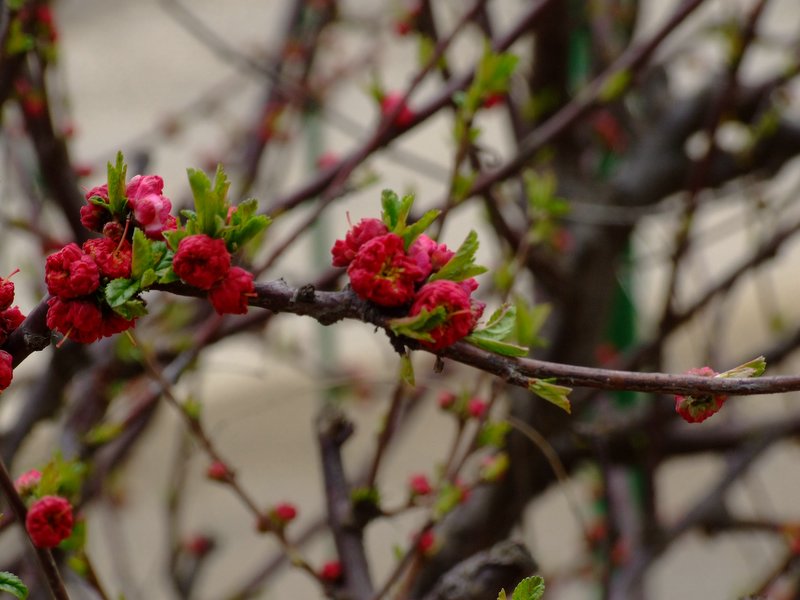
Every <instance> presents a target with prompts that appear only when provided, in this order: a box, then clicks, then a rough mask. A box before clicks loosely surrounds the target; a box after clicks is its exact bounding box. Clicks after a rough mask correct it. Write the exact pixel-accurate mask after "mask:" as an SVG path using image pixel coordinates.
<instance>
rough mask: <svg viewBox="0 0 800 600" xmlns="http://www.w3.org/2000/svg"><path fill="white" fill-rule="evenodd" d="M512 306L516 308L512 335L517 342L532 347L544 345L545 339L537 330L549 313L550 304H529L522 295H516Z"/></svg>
mask: <svg viewBox="0 0 800 600" xmlns="http://www.w3.org/2000/svg"><path fill="white" fill-rule="evenodd" d="M514 306H515V307H516V309H517V319H516V322H515V323H514V329H515V331H514V337H515V338H516V340H517V342H518V343H519V344H521V345H523V346H529V347H534V348H541V347H543V346H546V345H547V340H545V339H544V338H542V337H540V336H539V331H541V329H542V326H543V325H544V322H545V321H546V320H547V317H548V316H549V315H550V310H551V307H550V305H549V304H544V303H542V304H536V305H534V306H529V305H528V303H527V301H526V300H525V299H524V298H523V297H522V296H516V298H515V301H514Z"/></svg>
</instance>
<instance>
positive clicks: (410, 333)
mask: <svg viewBox="0 0 800 600" xmlns="http://www.w3.org/2000/svg"><path fill="white" fill-rule="evenodd" d="M445 321H447V310H446V309H445V307H444V306H437V307H436V308H435V309H434V310H432V311H428V310H426V309H424V308H423V309H422V310H421V311H420V312H419V314H416V315H413V316H410V317H402V318H399V319H390V320H389V321H388V322H387V323H388V325H389V328H390V329H391V330H392V332H393V333H394V334H395V335H404V336H405V337H409V338H412V339H415V340H422V341H425V342H432V341H433V338H432V337H431V336H430V335H429V334H428V332H429V331H431V330H432V329H434V328H436V327H438V326H439V325H442V324H443V323H444V322H445Z"/></svg>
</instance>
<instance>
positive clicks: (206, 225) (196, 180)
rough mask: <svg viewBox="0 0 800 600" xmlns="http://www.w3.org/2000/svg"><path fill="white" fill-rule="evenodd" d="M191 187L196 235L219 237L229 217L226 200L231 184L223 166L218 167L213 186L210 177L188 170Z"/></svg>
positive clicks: (198, 171)
mask: <svg viewBox="0 0 800 600" xmlns="http://www.w3.org/2000/svg"><path fill="white" fill-rule="evenodd" d="M187 175H188V177H189V187H191V188H192V196H194V209H195V213H196V214H197V229H198V231H196V232H194V233H204V234H206V235H208V236H210V237H217V233H218V231H219V229H221V225H220V223H221V224H222V226H224V224H225V218H226V217H227V216H228V205H227V202H226V201H225V198H226V196H227V194H228V188H229V187H230V182H229V181H228V178H227V176H226V175H225V170H224V169H223V168H222V165H219V166H218V167H217V172H216V174H215V176H214V183H213V186H212V183H211V180H210V179H209V178H208V176H207V175H206V174H205V173H203V171H200V170H198V169H187Z"/></svg>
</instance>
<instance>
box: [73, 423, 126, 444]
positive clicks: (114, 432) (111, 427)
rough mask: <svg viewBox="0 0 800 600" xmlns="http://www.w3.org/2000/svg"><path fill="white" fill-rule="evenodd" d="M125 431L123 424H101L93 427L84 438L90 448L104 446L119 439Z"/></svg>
mask: <svg viewBox="0 0 800 600" xmlns="http://www.w3.org/2000/svg"><path fill="white" fill-rule="evenodd" d="M124 430H125V428H124V426H123V425H122V424H121V423H101V424H100V425H96V426H95V427H92V428H91V429H90V430H89V431H88V432H87V433H86V435H84V436H83V440H84V442H85V443H86V444H88V445H90V446H102V445H103V444H107V443H108V442H110V441H111V440H114V439H116V438H117V437H119V434H121V433H122V432H123V431H124Z"/></svg>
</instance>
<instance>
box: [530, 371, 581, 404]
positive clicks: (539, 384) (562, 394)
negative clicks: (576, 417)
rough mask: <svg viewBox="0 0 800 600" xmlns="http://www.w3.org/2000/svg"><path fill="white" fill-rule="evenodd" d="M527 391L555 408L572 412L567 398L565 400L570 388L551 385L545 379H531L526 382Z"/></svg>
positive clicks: (550, 382)
mask: <svg viewBox="0 0 800 600" xmlns="http://www.w3.org/2000/svg"><path fill="white" fill-rule="evenodd" d="M528 389H529V390H530V391H531V392H533V393H534V394H536V395H537V396H539V397H540V398H542V399H543V400H547V401H548V402H550V403H552V404H555V405H556V406H557V407H559V408H561V409H564V410H565V411H566V412H567V413H569V412H571V411H572V405H571V404H570V402H569V398H567V395H568V394H569V393H570V392H571V391H572V388H569V387H567V386H565V385H558V384H555V383H552V381H548V380H547V379H536V378H535V377H532V378H531V379H530V380H529V381H528Z"/></svg>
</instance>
